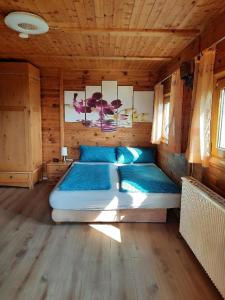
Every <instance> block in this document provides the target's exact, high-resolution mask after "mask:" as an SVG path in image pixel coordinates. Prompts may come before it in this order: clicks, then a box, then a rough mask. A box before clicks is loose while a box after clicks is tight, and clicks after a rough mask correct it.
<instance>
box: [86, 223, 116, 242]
mask: <svg viewBox="0 0 225 300" xmlns="http://www.w3.org/2000/svg"><path fill="white" fill-rule="evenodd" d="M89 226H90V227H92V228H94V229H96V230H98V231H99V232H101V233H103V234H105V235H106V236H108V237H110V238H111V239H113V240H115V241H117V242H119V243H121V234H120V229H119V228H117V227H115V226H113V225H106V224H90V225H89Z"/></svg>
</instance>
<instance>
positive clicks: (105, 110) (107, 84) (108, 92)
mask: <svg viewBox="0 0 225 300" xmlns="http://www.w3.org/2000/svg"><path fill="white" fill-rule="evenodd" d="M117 99H118V94H117V81H106V80H104V81H102V123H101V127H102V130H103V131H114V130H116V128H117V109H118V106H119V105H118V101H117Z"/></svg>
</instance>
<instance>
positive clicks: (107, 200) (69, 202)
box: [49, 162, 180, 223]
mask: <svg viewBox="0 0 225 300" xmlns="http://www.w3.org/2000/svg"><path fill="white" fill-rule="evenodd" d="M81 164H88V165H101V164H104V165H106V164H107V165H108V168H109V177H110V181H111V187H110V188H109V189H107V190H62V189H60V185H61V184H62V182H63V181H64V180H65V178H68V176H70V170H71V169H69V170H68V171H67V173H66V174H65V175H64V177H63V178H62V179H61V180H60V181H59V182H58V184H57V185H56V186H55V187H54V189H53V190H52V192H51V194H50V199H49V201H50V205H51V207H52V209H53V210H52V219H53V220H54V221H55V222H57V223H60V222H166V216H167V209H169V208H177V207H180V192H175V191H173V192H172V193H166V192H165V191H164V192H163V193H156V192H154V193H151V192H150V193H149V192H143V191H142V192H138V191H135V192H132V191H131V192H129V191H126V192H123V191H121V185H120V180H119V179H120V178H119V173H118V168H119V167H120V166H122V164H120V163H115V162H114V163H103V162H102V163H101V162H75V163H73V165H72V167H71V168H76V166H78V165H81ZM135 165H136V166H139V165H140V166H142V167H143V166H154V168H157V169H159V168H158V167H157V166H156V165H155V164H152V163H141V164H138V163H137V164H135Z"/></svg>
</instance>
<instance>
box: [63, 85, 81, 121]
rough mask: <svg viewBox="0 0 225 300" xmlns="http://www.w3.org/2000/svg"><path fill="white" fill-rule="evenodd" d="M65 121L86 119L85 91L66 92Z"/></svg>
mask: <svg viewBox="0 0 225 300" xmlns="http://www.w3.org/2000/svg"><path fill="white" fill-rule="evenodd" d="M64 112H65V122H82V121H84V120H85V91H65V92H64Z"/></svg>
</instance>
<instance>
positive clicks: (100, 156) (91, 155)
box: [80, 146, 116, 163]
mask: <svg viewBox="0 0 225 300" xmlns="http://www.w3.org/2000/svg"><path fill="white" fill-rule="evenodd" d="M80 161H82V162H110V163H114V162H116V149H115V147H102V146H80Z"/></svg>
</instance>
